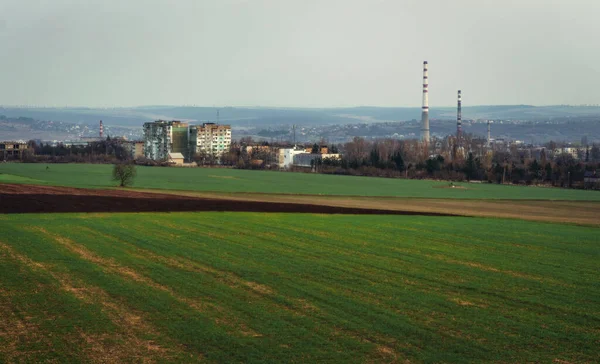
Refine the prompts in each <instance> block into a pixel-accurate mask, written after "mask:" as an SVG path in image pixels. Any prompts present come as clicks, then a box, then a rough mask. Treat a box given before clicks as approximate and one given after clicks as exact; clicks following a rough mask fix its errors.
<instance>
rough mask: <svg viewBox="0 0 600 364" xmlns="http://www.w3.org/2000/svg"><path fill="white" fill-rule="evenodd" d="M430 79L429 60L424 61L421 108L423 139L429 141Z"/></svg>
mask: <svg viewBox="0 0 600 364" xmlns="http://www.w3.org/2000/svg"><path fill="white" fill-rule="evenodd" d="M428 88H429V80H428V79H427V61H425V62H423V107H422V110H421V141H422V142H425V143H429V94H428Z"/></svg>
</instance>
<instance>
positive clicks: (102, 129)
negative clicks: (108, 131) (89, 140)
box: [100, 120, 104, 139]
mask: <svg viewBox="0 0 600 364" xmlns="http://www.w3.org/2000/svg"><path fill="white" fill-rule="evenodd" d="M103 136H104V125H102V120H100V139H102V138H103Z"/></svg>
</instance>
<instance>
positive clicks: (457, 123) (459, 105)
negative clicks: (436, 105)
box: [456, 90, 462, 144]
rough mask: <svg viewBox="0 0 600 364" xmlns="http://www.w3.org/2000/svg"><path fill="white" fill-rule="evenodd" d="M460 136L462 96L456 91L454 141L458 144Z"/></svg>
mask: <svg viewBox="0 0 600 364" xmlns="http://www.w3.org/2000/svg"><path fill="white" fill-rule="evenodd" d="M461 136H462V96H461V93H460V90H458V106H457V109H456V140H457V141H458V143H459V144H460V138H461Z"/></svg>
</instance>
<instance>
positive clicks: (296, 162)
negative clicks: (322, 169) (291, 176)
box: [278, 148, 341, 169]
mask: <svg viewBox="0 0 600 364" xmlns="http://www.w3.org/2000/svg"><path fill="white" fill-rule="evenodd" d="M310 150H312V148H307V149H303V148H299V149H298V148H281V149H279V163H278V165H279V168H280V169H289V168H291V167H293V166H295V167H311V166H312V164H311V162H313V161H314V160H315V159H325V158H330V159H340V158H341V156H340V154H339V153H310ZM321 150H322V151H327V149H326V148H322V149H321Z"/></svg>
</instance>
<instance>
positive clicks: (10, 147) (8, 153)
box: [0, 141, 27, 160]
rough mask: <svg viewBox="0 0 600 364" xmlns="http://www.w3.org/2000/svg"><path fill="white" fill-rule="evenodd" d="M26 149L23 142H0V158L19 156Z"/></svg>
mask: <svg viewBox="0 0 600 364" xmlns="http://www.w3.org/2000/svg"><path fill="white" fill-rule="evenodd" d="M26 150H27V143H24V142H15V141H6V142H0V158H2V160H7V159H17V158H21V157H22V156H23V153H24V152H25V151H26Z"/></svg>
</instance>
